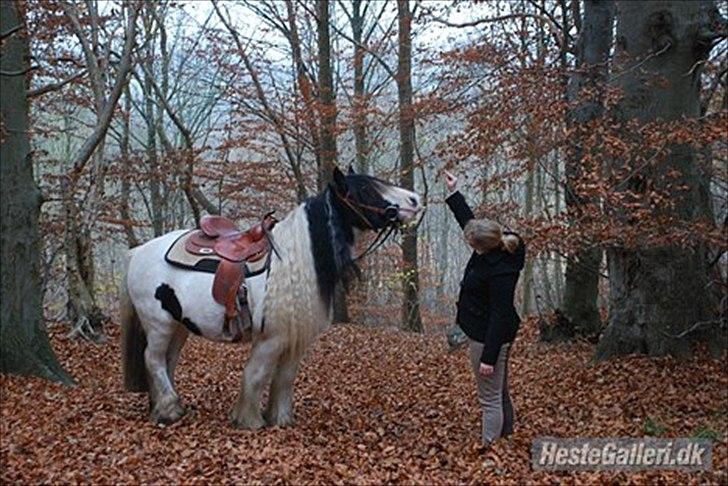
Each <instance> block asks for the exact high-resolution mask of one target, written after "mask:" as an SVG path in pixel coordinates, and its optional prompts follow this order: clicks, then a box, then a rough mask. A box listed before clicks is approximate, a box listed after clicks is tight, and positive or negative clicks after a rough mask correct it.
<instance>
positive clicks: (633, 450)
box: [531, 437, 713, 471]
mask: <svg viewBox="0 0 728 486" xmlns="http://www.w3.org/2000/svg"><path fill="white" fill-rule="evenodd" d="M712 459H713V441H712V440H710V439H689V438H677V439H658V438H653V437H645V438H629V437H623V438H611V439H610V438H598V439H597V438H593V439H587V438H584V439H573V438H572V439H559V438H555V437H540V438H538V439H536V440H535V441H534V442H533V445H532V446H531V460H532V465H533V469H535V470H550V471H594V470H646V469H676V470H682V471H707V470H710V469H711V467H712Z"/></svg>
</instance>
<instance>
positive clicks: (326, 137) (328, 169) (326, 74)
mask: <svg viewBox="0 0 728 486" xmlns="http://www.w3.org/2000/svg"><path fill="white" fill-rule="evenodd" d="M316 16H317V18H316V29H317V31H318V70H319V105H320V107H319V111H320V113H321V115H320V116H321V120H320V125H319V126H320V130H321V136H320V138H321V170H320V173H319V181H320V182H319V190H322V189H323V188H324V187H325V181H327V180H328V178H330V177H331V174H333V171H334V166H335V165H336V99H335V93H334V77H333V72H332V69H331V39H330V35H329V30H330V26H329V22H330V20H329V2H328V0H318V1H317V3H316Z"/></svg>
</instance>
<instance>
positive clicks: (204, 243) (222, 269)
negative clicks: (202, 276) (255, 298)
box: [185, 211, 278, 342]
mask: <svg viewBox="0 0 728 486" xmlns="http://www.w3.org/2000/svg"><path fill="white" fill-rule="evenodd" d="M277 222H278V220H277V219H276V218H274V217H273V211H270V212H268V213H266V214H265V216H263V218H262V219H261V221H260V222H259V223H257V224H256V225H255V226H253V227H252V228H250V229H248V230H247V231H240V229H238V227H237V226H236V225H235V223H233V222H232V221H230V220H229V219H227V218H225V217H223V216H212V215H206V216H203V217H202V219H201V220H200V229H199V230H195V231H193V232H192V234H191V235H190V236H189V238H187V240H186V242H185V250H186V251H187V252H189V253H192V254H193V255H203V256H215V255H216V256H218V257H220V265H219V266H218V267H217V271H216V272H215V278H214V280H213V283H212V297H213V298H214V299H215V301H216V302H217V303H219V304H221V305H223V306H225V321H224V324H223V336H225V337H226V338H228V339H229V340H230V341H232V342H237V341H240V340H241V339H242V337H243V331H244V328H245V327H246V326H245V325H244V324H243V320H244V319H249V318H250V316H249V314H248V313H247V309H246V312H245V313H243V309H242V308H241V307H244V306H246V305H247V297H246V293H245V287H243V281H244V279H245V263H246V262H256V261H258V260H260V259H261V258H265V257H268V258H270V257H269V256H268V254H269V252H270V250H271V246H272V243H271V240H270V235H269V232H270V231H271V230H272V229H273V227H274V226H275V225H276V223H277ZM243 314H244V315H243ZM231 323H232V325H234V329H232V330H231Z"/></svg>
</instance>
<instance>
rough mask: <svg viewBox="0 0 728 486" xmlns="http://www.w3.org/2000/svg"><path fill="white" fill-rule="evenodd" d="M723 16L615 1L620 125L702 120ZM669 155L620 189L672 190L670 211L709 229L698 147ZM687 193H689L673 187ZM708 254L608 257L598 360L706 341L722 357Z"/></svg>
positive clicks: (643, 251)
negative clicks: (703, 90) (707, 69)
mask: <svg viewBox="0 0 728 486" xmlns="http://www.w3.org/2000/svg"><path fill="white" fill-rule="evenodd" d="M716 15H717V9H716V7H715V4H714V3H712V2H707V1H694V2H681V1H659V2H620V3H618V8H617V42H616V45H617V52H616V60H615V66H616V68H615V70H616V71H617V72H618V75H616V81H617V84H618V86H619V87H620V88H621V89H622V91H623V93H622V98H621V100H620V101H619V103H618V106H617V109H616V110H615V114H614V115H615V121H616V122H622V123H624V122H627V121H637V122H638V123H649V122H654V121H656V120H665V121H675V120H681V119H688V120H689V119H695V118H697V117H698V116H699V113H700V99H699V93H700V75H701V69H702V63H701V61H703V60H704V59H706V58H707V56H708V53H709V51H710V48H711V47H712V42H713V40H714V39H715V35H714V33H713V32H712V29H713V25H714V24H715V22H714V20H715V16H716ZM633 132H634V131H631V132H630V133H632V135H633V136H636V135H634V133H633ZM668 149H669V151H668V154H667V156H666V158H665V159H664V160H661V161H660V163H659V164H654V165H653V166H646V167H644V168H643V169H641V170H640V173H639V175H638V176H636V177H633V178H631V180H630V181H629V185H628V186H627V187H621V188H620V189H621V190H625V189H629V190H631V191H635V192H642V191H644V190H645V188H647V187H650V188H654V190H656V191H669V192H670V193H671V197H672V201H671V202H672V203H673V205H672V206H671V207H670V208H669V209H664V210H663V211H664V212H666V213H667V215H669V216H672V217H675V218H677V219H679V220H682V221H697V220H703V221H705V219H706V218H705V216H706V214H707V212H708V211H707V210H706V207H705V204H706V198H705V197H704V196H703V192H704V191H703V189H702V188H703V187H705V185H706V183H707V181H706V180H704V178H705V175H704V174H703V173H702V172H701V171H700V169H699V167H698V162H697V160H696V153H695V150H694V148H693V147H692V146H691V145H690V144H684V145H673V146H670V147H668ZM629 162H630V161H629V158H628V157H627V158H626V160H618V161H614V167H613V168H614V170H618V169H619V168H620V166H619V164H621V163H629ZM671 171H677V172H679V173H680V174H681V175H680V176H679V177H678V179H677V180H672V179H671V178H669V177H667V176H666V175H667V174H668V173H670V172H671ZM670 184H672V185H670ZM682 185H684V186H685V187H687V188H688V190H676V189H675V188H677V187H680V186H682ZM668 212H669V213H668ZM705 254H706V249H705V248H704V247H703V246H702V245H693V248H680V247H678V246H661V247H655V246H650V247H645V248H640V249H637V250H632V249H627V248H619V247H616V248H610V249H608V250H607V258H608V261H609V275H610V321H609V326H608V327H607V329H606V330H605V332H604V334H603V336H602V339H601V341H600V342H599V346H598V348H597V358H599V359H603V358H607V357H609V356H612V355H618V354H628V353H645V354H648V355H650V356H663V355H674V356H679V357H685V356H689V355H691V354H692V351H693V345H694V344H695V343H697V342H701V341H702V342H707V343H708V344H709V345H711V349H712V350H713V351H714V352H718V351H720V350H721V349H722V348H723V347H724V346H725V330H724V329H723V330H721V328H720V327H719V324H718V321H717V320H713V311H714V310H715V307H716V306H715V304H716V303H715V302H713V299H712V294H711V293H710V292H709V289H708V282H709V278H708V270H707V268H706V259H705Z"/></svg>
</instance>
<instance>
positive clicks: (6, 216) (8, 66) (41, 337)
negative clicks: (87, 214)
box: [0, 2, 73, 383]
mask: <svg viewBox="0 0 728 486" xmlns="http://www.w3.org/2000/svg"><path fill="white" fill-rule="evenodd" d="M21 8H22V3H21V2H0V32H9V31H10V30H11V29H14V28H16V27H17V26H18V25H22V26H23V28H22V29H21V30H19V31H18V32H16V33H15V34H11V36H10V37H8V38H6V39H3V41H2V48H1V50H0V70H2V71H3V73H20V74H11V75H6V74H2V75H0V76H1V77H2V82H0V130H2V137H1V138H0V161H2V167H1V170H0V175H1V177H0V202H1V204H0V211H1V215H2V218H0V219H1V221H2V223H1V224H0V228H1V230H2V231H0V242H2V245H1V246H2V250H1V255H2V256H1V257H0V258H2V265H0V275H1V276H2V280H1V282H0V289H1V290H2V301H0V306H1V309H2V310H1V312H0V315H1V316H2V317H1V318H0V371H2V372H4V373H17V374H24V375H33V376H40V377H43V378H47V379H50V380H54V381H60V382H62V383H72V382H73V380H72V379H71V377H70V376H69V375H68V374H67V373H66V372H65V371H64V370H63V368H62V367H61V365H60V364H59V363H58V360H57V358H56V355H55V354H54V352H53V349H52V348H51V346H50V343H49V342H48V336H47V335H46V330H45V326H44V324H43V304H42V302H43V289H42V281H41V275H40V254H41V240H40V231H39V223H38V217H39V214H40V204H41V199H42V197H41V194H40V191H39V190H38V187H37V186H36V184H35V180H34V178H33V163H32V160H31V151H30V140H29V138H28V133H29V130H30V126H29V116H28V100H27V98H26V94H27V89H28V86H27V79H26V75H25V73H26V72H27V70H28V69H29V57H30V50H29V47H28V37H27V31H26V30H25V27H24V24H25V21H24V19H23V18H22V14H21V11H20V9H21Z"/></svg>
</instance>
